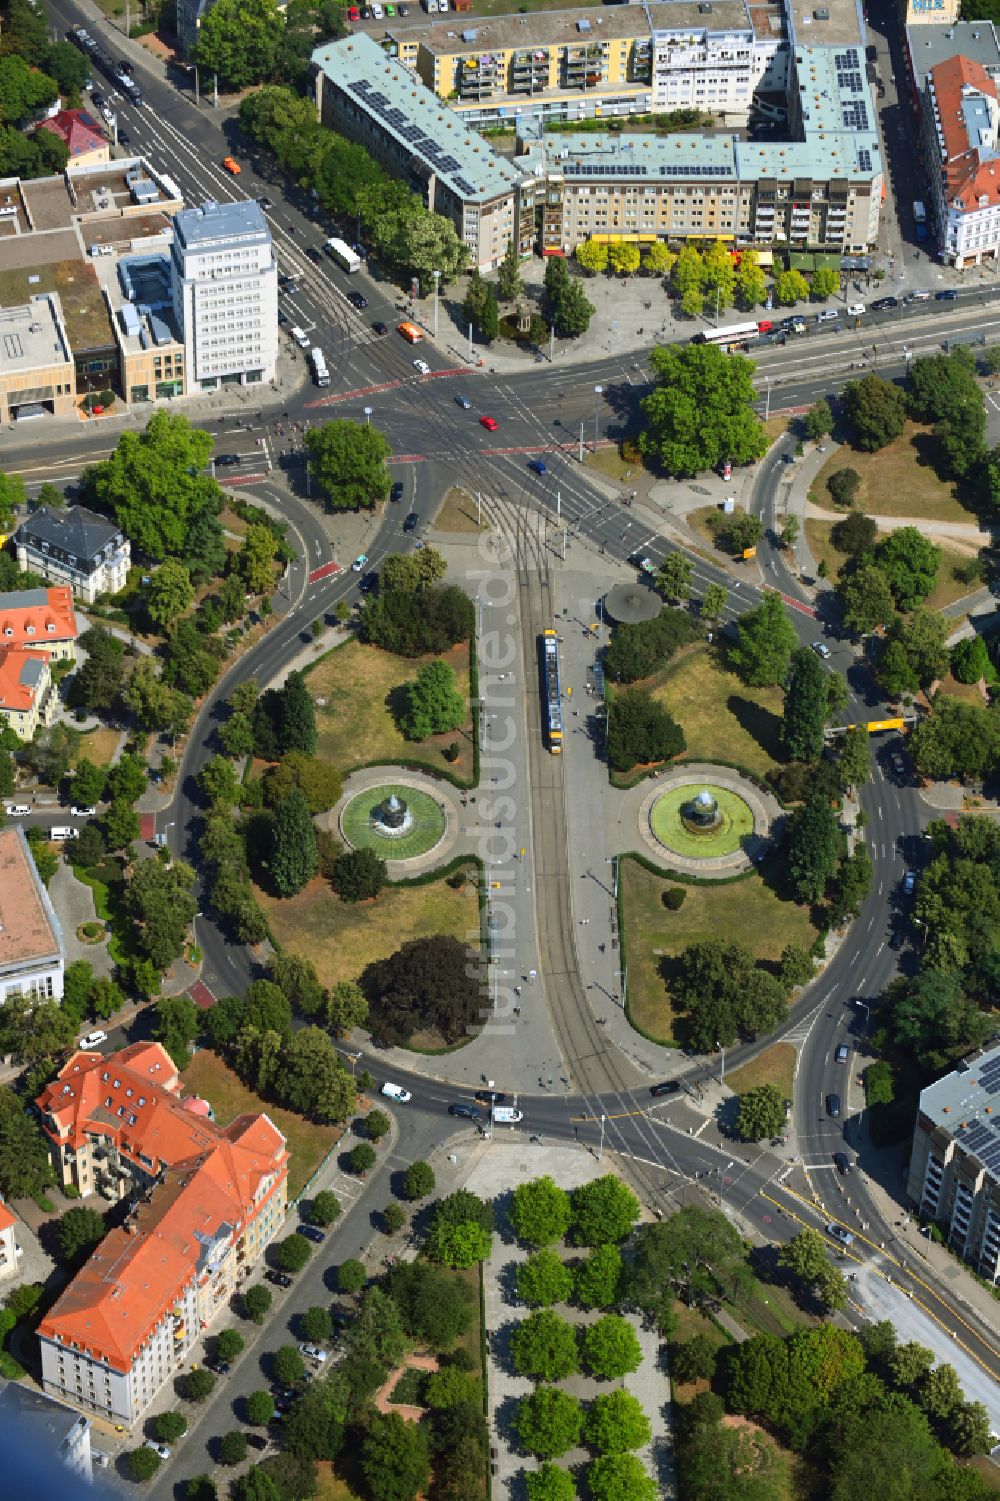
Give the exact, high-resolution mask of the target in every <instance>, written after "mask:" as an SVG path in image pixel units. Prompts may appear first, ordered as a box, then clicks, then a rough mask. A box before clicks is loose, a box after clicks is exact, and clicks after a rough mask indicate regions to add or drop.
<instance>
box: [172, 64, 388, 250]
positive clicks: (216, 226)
mask: <svg viewBox="0 0 1000 1501" xmlns="http://www.w3.org/2000/svg"><path fill="white" fill-rule="evenodd" d="M378 51H379V56H380V57H381V56H383V55H384V54H383V53H382V49H381V47H380V48H379V49H378ZM174 235H175V237H176V240H177V244H178V245H180V246H183V247H186V248H187V249H189V250H197V249H200V248H206V247H208V246H211V245H214V244H215V243H216V242H217V241H221V240H243V241H247V240H260V241H263V242H264V243H267V242H268V241H269V240H270V238H271V231H270V229H269V228H268V225H267V220H266V219H265V218H264V210H263V209H262V208H261V206H260V204H259V203H255V202H254V200H253V199H252V198H245V199H241V200H240V201H239V202H234V203H215V202H213V201H212V200H211V199H210V200H209V201H208V202H206V203H203V204H202V205H201V207H200V208H185V209H181V211H180V213H179V214H176V215H175V216H174Z"/></svg>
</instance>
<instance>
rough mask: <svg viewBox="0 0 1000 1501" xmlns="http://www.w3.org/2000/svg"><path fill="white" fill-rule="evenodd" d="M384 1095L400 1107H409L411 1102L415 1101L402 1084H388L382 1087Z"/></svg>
mask: <svg viewBox="0 0 1000 1501" xmlns="http://www.w3.org/2000/svg"><path fill="white" fill-rule="evenodd" d="M382 1093H383V1094H384V1095H385V1096H386V1098H387V1099H390V1100H396V1101H397V1103H398V1104H400V1105H408V1104H409V1102H410V1101H411V1100H412V1099H413V1096H412V1095H411V1094H410V1091H409V1090H408V1089H404V1088H403V1086H402V1085H401V1084H389V1083H388V1082H387V1083H385V1084H383V1085H382Z"/></svg>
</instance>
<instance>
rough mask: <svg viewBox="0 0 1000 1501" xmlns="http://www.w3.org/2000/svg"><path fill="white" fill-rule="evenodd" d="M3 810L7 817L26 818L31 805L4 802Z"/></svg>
mask: <svg viewBox="0 0 1000 1501" xmlns="http://www.w3.org/2000/svg"><path fill="white" fill-rule="evenodd" d="M4 812H5V813H6V815H7V817H8V818H27V817H28V815H29V814H30V813H31V807H30V805H29V804H28V803H5V804H4Z"/></svg>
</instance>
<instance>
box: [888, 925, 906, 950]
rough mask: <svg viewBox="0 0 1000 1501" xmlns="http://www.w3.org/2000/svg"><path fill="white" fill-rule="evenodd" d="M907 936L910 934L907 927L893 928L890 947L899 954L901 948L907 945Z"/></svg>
mask: <svg viewBox="0 0 1000 1501" xmlns="http://www.w3.org/2000/svg"><path fill="white" fill-rule="evenodd" d="M907 937H908V934H907V931H906V929H905V928H893V930H892V934H891V936H890V938H889V947H890V948H891V949H892V950H893V951H894V952H895V953H897V954H898V953H899V951H900V949H904V948H905V947H906V940H907Z"/></svg>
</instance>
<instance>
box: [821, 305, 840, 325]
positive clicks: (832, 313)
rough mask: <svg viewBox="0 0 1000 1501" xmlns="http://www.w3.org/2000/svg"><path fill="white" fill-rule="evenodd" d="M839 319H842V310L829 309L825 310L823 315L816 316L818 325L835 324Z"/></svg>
mask: <svg viewBox="0 0 1000 1501" xmlns="http://www.w3.org/2000/svg"><path fill="white" fill-rule="evenodd" d="M839 317H840V309H839V308H835V307H828V308H824V309H823V311H822V312H821V313H817V314H816V322H817V323H835V322H836V320H837V319H838V318H839Z"/></svg>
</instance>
